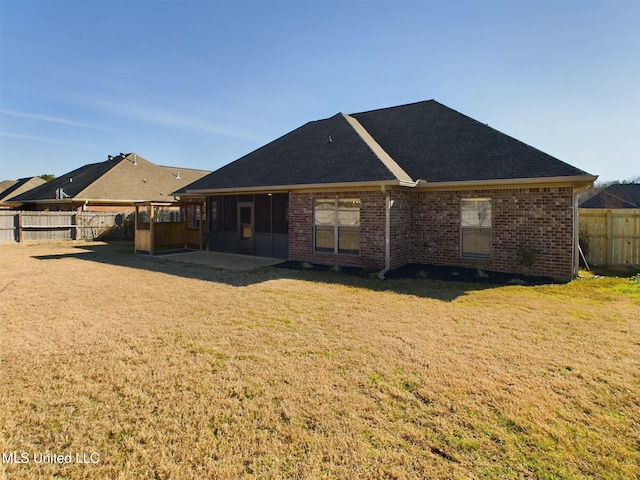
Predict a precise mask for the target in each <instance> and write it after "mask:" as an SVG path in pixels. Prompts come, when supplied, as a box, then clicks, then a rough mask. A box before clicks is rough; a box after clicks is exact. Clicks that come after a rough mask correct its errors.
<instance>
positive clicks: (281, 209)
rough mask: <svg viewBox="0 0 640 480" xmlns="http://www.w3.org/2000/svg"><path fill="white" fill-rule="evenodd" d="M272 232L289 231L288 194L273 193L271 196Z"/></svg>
mask: <svg viewBox="0 0 640 480" xmlns="http://www.w3.org/2000/svg"><path fill="white" fill-rule="evenodd" d="M271 202H272V203H271V205H272V217H271V218H272V219H273V224H272V228H273V233H281V234H285V235H286V234H288V233H289V213H288V209H289V195H288V194H286V193H274V194H273V196H272V197H271Z"/></svg>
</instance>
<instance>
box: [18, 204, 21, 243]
mask: <svg viewBox="0 0 640 480" xmlns="http://www.w3.org/2000/svg"><path fill="white" fill-rule="evenodd" d="M17 227H18V232H17V233H18V235H17V236H18V243H22V212H18V225H17Z"/></svg>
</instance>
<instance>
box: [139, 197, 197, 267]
mask: <svg viewBox="0 0 640 480" xmlns="http://www.w3.org/2000/svg"><path fill="white" fill-rule="evenodd" d="M135 207H136V210H135V242H134V245H135V246H134V251H135V253H138V252H147V253H148V254H149V256H151V257H153V255H154V253H155V252H158V251H160V250H164V251H166V250H173V249H194V250H196V249H197V250H202V249H203V238H202V234H203V223H204V215H203V214H204V203H203V202H137V203H136V204H135Z"/></svg>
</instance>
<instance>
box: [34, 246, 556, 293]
mask: <svg viewBox="0 0 640 480" xmlns="http://www.w3.org/2000/svg"><path fill="white" fill-rule="evenodd" d="M74 248H76V249H77V250H78V251H77V252H74V253H64V254H54V255H33V258H36V259H38V260H42V261H56V260H62V259H69V258H73V259H77V260H85V261H90V262H97V263H102V264H106V265H116V266H121V267H127V268H136V269H141V270H146V271H150V272H157V273H163V274H166V275H175V276H179V277H183V278H190V279H194V280H202V281H207V282H216V283H223V284H226V285H230V286H233V287H246V286H249V285H254V284H259V283H262V282H266V281H270V280H278V279H295V280H301V281H307V282H318V283H328V284H336V285H345V286H350V287H357V288H365V289H368V290H372V291H380V292H394V293H397V294H400V295H411V296H416V297H422V298H432V299H437V300H441V301H446V302H450V301H453V300H455V299H456V298H458V297H460V296H462V295H464V294H465V293H466V292H469V291H474V290H483V289H487V288H494V287H496V286H501V285H506V284H508V281H507V280H508V279H509V278H516V277H517V276H513V275H512V276H505V275H504V274H495V273H492V274H487V273H484V272H481V273H480V274H479V273H478V272H477V271H475V270H470V269H462V268H450V267H434V266H427V265H406V266H405V267H401V268H399V269H397V270H394V271H391V272H388V274H387V276H386V279H385V280H380V279H379V278H378V276H377V272H373V271H364V270H362V269H359V268H341V269H338V271H334V270H333V269H331V268H330V267H326V266H321V265H304V266H303V265H301V264H300V263H299V262H283V263H282V264H280V265H274V266H270V267H259V268H256V269H253V270H244V271H235V270H225V269H221V268H215V267H213V266H209V265H199V264H194V263H188V262H181V261H175V260H168V259H166V258H163V257H162V256H155V257H153V258H150V257H149V256H148V255H136V254H134V253H133V244H132V242H111V243H96V244H95V245H91V244H83V245H78V246H75V247H74ZM528 280H532V279H531V277H528ZM534 280H535V279H534ZM537 280H546V279H537ZM518 283H522V282H518ZM528 283H532V282H528ZM533 283H548V282H546V281H538V282H533Z"/></svg>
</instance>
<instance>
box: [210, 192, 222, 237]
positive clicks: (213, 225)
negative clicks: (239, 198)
mask: <svg viewBox="0 0 640 480" xmlns="http://www.w3.org/2000/svg"><path fill="white" fill-rule="evenodd" d="M208 209H209V225H210V230H212V231H216V230H222V197H210V198H209V205H208Z"/></svg>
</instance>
